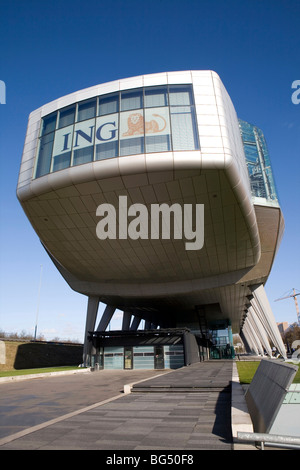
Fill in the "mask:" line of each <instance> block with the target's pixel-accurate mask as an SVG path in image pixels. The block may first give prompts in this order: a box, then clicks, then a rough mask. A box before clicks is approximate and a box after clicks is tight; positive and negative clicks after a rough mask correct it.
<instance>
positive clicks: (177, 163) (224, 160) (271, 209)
mask: <svg viewBox="0 0 300 470" xmlns="http://www.w3.org/2000/svg"><path fill="white" fill-rule="evenodd" d="M180 84H182V85H192V89H193V96H194V107H195V115H196V123H197V131H198V135H197V138H198V139H199V147H198V148H195V149H194V150H184V149H182V150H174V149H173V150H172V151H164V152H151V153H147V152H146V153H139V154H134V155H127V156H126V155H123V156H117V157H114V158H106V159H103V160H98V161H95V160H94V161H91V162H89V163H85V164H82V165H76V166H69V167H68V168H65V169H62V170H59V171H54V172H52V173H51V172H50V173H48V174H45V175H43V176H40V177H38V178H35V171H36V165H37V153H38V143H39V136H40V128H41V120H42V119H43V118H44V117H45V116H48V115H49V114H50V113H53V112H54V111H57V110H61V109H62V108H64V107H66V106H69V105H72V104H73V103H75V102H81V101H82V100H87V99H90V98H93V97H95V96H97V97H99V96H102V95H107V94H109V93H115V92H119V91H124V90H135V89H140V88H142V87H144V89H146V87H154V86H162V85H163V86H165V85H168V86H173V85H180ZM101 122H102V121H99V125H100V124H101ZM75 125H76V124H75ZM56 132H57V131H56ZM68 132H69V131H68ZM85 132H87V127H86V128H85ZM61 134H62V136H66V135H67V131H65V133H63V132H62V133H61ZM123 135H124V134H123ZM65 139H67V137H65ZM66 142H67V140H65V143H66ZM17 195H18V198H19V200H20V202H21V204H22V206H23V208H24V211H25V212H26V214H27V216H28V217H29V219H30V221H31V223H32V225H33V227H34V229H35V230H36V232H37V234H38V236H39V237H40V239H41V241H42V243H43V244H44V246H45V247H46V249H47V250H48V252H49V254H50V256H51V258H52V259H53V261H54V262H55V264H56V266H57V267H58V269H59V270H60V272H61V273H62V275H63V276H64V277H65V279H66V280H67V282H68V283H69V284H70V286H71V287H72V288H73V289H74V290H76V291H78V292H81V293H83V294H85V295H87V296H89V298H90V305H91V304H92V303H93V302H94V303H95V305H97V308H98V303H99V301H100V302H104V303H106V304H107V305H110V306H113V307H116V308H118V309H123V310H124V311H126V312H130V314H132V315H138V316H139V315H141V317H142V318H145V319H150V320H152V321H153V323H156V324H159V322H158V319H159V318H162V323H164V322H165V324H167V325H168V324H171V323H172V321H173V320H174V321H175V322H176V324H186V323H187V324H194V323H195V315H196V314H195V312H197V311H198V309H199V307H201V306H203V308H204V309H205V316H206V320H207V322H208V323H209V322H214V321H217V320H221V319H227V320H228V321H229V322H230V323H231V324H232V328H233V331H234V332H239V330H240V328H241V327H242V326H243V325H244V328H245V331H246V329H247V324H248V323H250V322H251V317H252V323H251V327H250V326H249V325H248V329H250V328H251V329H252V334H253V331H255V332H256V336H257V333H259V332H261V334H260V342H261V344H265V341H266V338H265V334H264V332H262V330H261V327H260V326H258V322H257V321H256V320H253V310H250V311H249V312H250V313H249V322H248V321H247V322H245V323H244V313H245V310H246V311H247V305H248V304H249V300H248V296H249V295H251V293H252V288H253V286H256V285H263V284H264V283H265V282H266V280H267V277H268V274H269V272H270V269H271V266H272V262H273V258H274V254H275V252H276V250H277V248H278V245H279V242H280V238H281V235H282V231H283V218H282V215H281V211H280V208H279V206H278V204H277V203H275V204H274V203H273V204H270V205H269V206H268V204H267V203H265V202H264V203H261V201H258V203H256V204H254V199H253V197H252V194H251V188H250V182H249V175H248V170H247V164H246V159H245V153H244V146H243V141H242V138H241V133H240V129H239V121H238V118H237V115H236V112H235V109H234V106H233V104H232V102H231V99H230V97H229V95H228V93H227V91H226V89H225V87H224V85H223V84H222V82H221V80H220V78H219V76H218V75H217V74H216V73H215V72H213V71H184V72H166V73H159V74H152V75H143V76H139V77H133V78H128V79H122V80H116V81H114V82H110V83H106V84H102V85H97V86H94V87H90V88H87V89H85V90H81V91H78V92H75V93H72V94H70V95H67V96H64V97H62V98H59V99H57V100H55V101H53V102H51V103H48V104H46V105H44V106H42V107H41V108H39V109H37V110H36V111H34V112H32V113H31V114H30V117H29V122H28V128H27V134H26V140H25V145H24V151H23V157H22V162H21V168H20V175H19V181H18V188H17ZM120 195H126V196H128V198H129V199H130V201H132V203H136V202H142V203H143V204H145V205H148V206H149V205H151V203H154V202H155V203H159V204H161V203H164V202H168V203H170V204H171V203H174V202H180V203H181V204H185V203H191V204H197V203H201V204H204V208H205V239H204V247H203V248H202V249H201V250H199V251H197V252H193V253H190V254H187V252H186V250H185V249H184V247H183V244H182V243H180V242H179V241H176V240H170V241H169V242H168V243H166V242H165V241H164V240H160V241H157V243H156V242H155V243H153V242H152V241H151V240H149V242H145V241H144V240H136V243H133V242H131V241H128V240H124V241H123V240H122V241H121V240H116V241H115V243H114V242H112V241H106V242H103V243H100V242H99V240H97V238H96V236H95V229H96V223H95V221H96V216H95V213H96V207H97V205H98V204H99V203H100V202H106V203H115V201H116V200H117V198H118V197H119V196H120ZM256 202H257V201H256ZM267 213H268V217H269V219H268V223H267V224H266V223H265V220H266V219H265V216H266V214H267ZM270 228H271V229H270ZM274 229H275V231H274ZM274 234H275V235H274ZM91 299H92V300H91ZM93 299H94V300H93ZM255 307H256V306H255V305H254V306H251V308H252V309H255ZM97 308H95V309H94V310H93V314H92V316H90V317H89V328H94V327H95V322H96V316H97ZM265 308H266V307H265V306H264V307H263V310H264V311H266V310H265ZM150 311H151V312H154V313H153V317H151V315H150V313H149V312H150ZM164 312H165V314H164ZM174 312H175V313H174ZM180 312H182V318H181V313H180ZM186 314H187V316H186ZM147 315H148V316H147ZM149 315H150V317H149ZM164 315H165V316H164ZM196 316H197V315H196ZM175 317H176V318H175ZM267 317H268V318H269V314H268V313H267ZM255 318H256V317H255ZM171 320H172V321H171ZM170 322H171V323H170ZM260 322H262V320H261V319H260ZM260 324H263V323H260ZM187 326H188V325H187ZM264 326H265V325H264ZM275 326H276V324H275ZM276 328H277V327H276ZM271 329H272V331H273V329H274V325H273V324H272V327H271ZM270 334H271V333H270V331H269V332H268V336H269V337H270ZM249 336H250V335H248V337H249ZM258 336H259V335H258ZM249 341H250V339H249ZM278 341H279V340H278ZM279 342H280V341H279ZM253 344H254V341H253ZM256 344H257V341H256ZM266 346H267V344H265V349H267V348H266ZM280 347H281V344H280ZM260 351H261V349H260Z"/></svg>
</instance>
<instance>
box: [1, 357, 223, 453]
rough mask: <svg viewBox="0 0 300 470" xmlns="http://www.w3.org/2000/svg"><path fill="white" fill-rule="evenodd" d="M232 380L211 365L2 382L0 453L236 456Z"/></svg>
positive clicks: (219, 367) (219, 364)
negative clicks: (212, 453) (231, 452)
mask: <svg viewBox="0 0 300 470" xmlns="http://www.w3.org/2000/svg"><path fill="white" fill-rule="evenodd" d="M231 378H232V361H215V362H214V361H209V362H202V363H197V364H194V365H192V366H189V367H184V368H182V369H178V370H174V371H157V370H156V371H154V370H151V371H146V370H141V371H137V370H132V371H124V370H120V371H108V370H103V371H99V372H93V373H86V374H78V375H72V376H63V377H50V378H40V379H31V380H28V381H25V382H19V383H17V382H16V383H7V384H2V385H1V398H0V406H1V408H0V411H1V424H2V426H1V428H2V431H1V435H0V449H1V450H4V449H7V450H8V449H15V450H17V449H20V450H21V449H28V450H38V449H40V450H59V449H66V450H72V449H74V450H75V449H76V450H101V449H102V450H104V449H105V450H114V449H115V450H149V449H151V450H171V449H178V450H197V449H199V450H201V449H215V450H231V449H232V435H231V393H230V382H231ZM145 379H147V380H145ZM135 382H139V383H136V384H135V385H133V386H132V391H131V393H130V394H124V385H126V384H133V383H135Z"/></svg>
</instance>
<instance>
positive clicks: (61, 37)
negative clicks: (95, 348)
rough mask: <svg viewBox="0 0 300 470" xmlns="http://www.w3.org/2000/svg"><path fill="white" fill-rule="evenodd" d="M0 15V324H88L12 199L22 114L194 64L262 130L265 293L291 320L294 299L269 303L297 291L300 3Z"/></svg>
mask: <svg viewBox="0 0 300 470" xmlns="http://www.w3.org/2000/svg"><path fill="white" fill-rule="evenodd" d="M0 14H1V31H0V49H1V54H0V57H1V61H0V63H1V68H0V80H3V81H4V82H5V83H6V104H1V105H0V165H1V168H0V170H1V184H0V191H1V194H0V195H1V200H0V217H1V218H0V263H1V264H0V265H1V272H0V275H1V278H0V296H1V298H0V329H2V330H4V331H7V332H12V331H13V332H14V331H21V330H25V331H27V332H31V333H33V331H34V327H35V323H36V316H37V310H38V312H39V313H38V333H40V334H44V336H45V337H46V338H47V339H52V338H54V337H59V338H61V339H69V338H70V339H74V340H79V341H82V339H83V333H84V327H85V312H86V303H87V300H86V297H84V296H82V295H80V294H77V293H75V292H73V291H72V290H71V289H70V288H69V287H68V285H67V284H66V283H65V281H64V280H63V279H62V277H61V276H60V275H59V273H58V272H57V271H56V269H55V267H54V266H53V264H52V263H51V261H50V260H49V258H48V256H47V255H46V253H45V251H44V250H43V248H42V247H41V245H40V242H39V240H38V237H37V236H36V234H35V232H34V231H33V229H32V228H31V226H30V224H29V222H28V221H27V218H26V216H25V214H24V213H23V211H22V208H21V206H20V204H19V202H18V200H17V198H16V185H17V178H18V172H19V166H20V161H21V155H22V149H23V144H24V138H25V133H26V126H27V120H28V115H29V113H30V112H31V111H33V110H34V109H36V108H38V107H40V106H42V105H43V104H45V103H47V102H49V101H51V100H54V99H56V98H59V97H60V96H63V95H66V94H68V93H71V92H74V91H76V90H80V89H82V88H86V87H89V86H92V85H96V84H98V83H102V82H107V81H110V80H115V79H118V78H125V77H130V76H135V75H141V74H146V73H155V72H161V71H173V70H191V69H194V70H205V69H211V70H215V71H216V72H217V73H218V74H219V75H220V77H221V79H222V81H223V83H224V85H225V87H226V88H227V90H228V92H229V94H230V96H231V99H232V101H233V104H234V106H235V108H236V111H237V114H238V116H239V117H240V118H241V119H244V120H246V121H248V122H251V123H253V124H256V125H257V126H258V127H260V128H262V130H263V132H264V134H265V136H266V139H267V143H268V148H269V152H270V156H271V159H272V166H273V172H274V175H275V181H276V185H277V189H278V193H279V198H280V204H281V207H282V210H283V213H284V217H285V223H286V229H285V235H284V238H283V241H282V243H281V246H280V249H279V252H278V254H277V257H276V259H275V263H274V265H273V270H272V273H271V275H270V277H269V280H268V282H267V284H266V291H267V294H268V297H269V301H270V304H271V307H272V309H273V312H274V315H275V319H276V321H288V322H289V323H292V322H294V321H296V310H295V305H294V302H293V299H288V300H284V301H281V302H274V300H275V299H277V298H278V297H281V296H282V295H283V294H285V293H286V292H288V291H290V290H291V289H292V288H293V287H295V288H296V289H299V290H300V268H299V260H300V256H299V234H300V224H299V201H300V189H299V185H300V181H299V174H300V165H299V160H300V104H298V105H295V104H293V103H292V100H291V96H292V92H293V90H292V88H291V86H292V82H293V81H294V80H300V53H299V51H300V28H299V24H300V2H299V0H243V1H238V0H226V1H225V0H224V1H221V0H152V1H146V0H144V1H140V0H139V1H136V0H127V1H121V0H115V1H111V0H109V1H107V0H85V1H79V0H72V1H70V0H65V1H62V0H59V1H58V0H51V1H48V2H46V1H43V2H41V1H40V0H39V1H37V0H27V1H26V2H25V1H23V0H0ZM41 265H42V266H43V268H42V284H41V291H40V300H39V309H38V307H37V305H38V290H39V280H40V272H41V268H40V267H41ZM298 299H299V298H298ZM299 303H300V299H299ZM112 327H114V324H113V325H112Z"/></svg>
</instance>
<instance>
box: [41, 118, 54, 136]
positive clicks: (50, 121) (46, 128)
mask: <svg viewBox="0 0 300 470" xmlns="http://www.w3.org/2000/svg"><path fill="white" fill-rule="evenodd" d="M56 118H57V113H53V114H50V115H49V116H46V117H44V118H43V122H42V129H41V135H45V134H48V133H49V132H53V131H54V130H55V126H56Z"/></svg>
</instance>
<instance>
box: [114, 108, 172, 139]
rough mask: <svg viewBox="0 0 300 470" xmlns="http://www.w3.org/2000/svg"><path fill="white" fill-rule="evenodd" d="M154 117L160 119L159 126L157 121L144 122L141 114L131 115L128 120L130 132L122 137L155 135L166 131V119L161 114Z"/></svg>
mask: <svg viewBox="0 0 300 470" xmlns="http://www.w3.org/2000/svg"><path fill="white" fill-rule="evenodd" d="M153 116H155V117H158V118H159V121H160V122H161V124H159V123H158V122H157V120H156V119H151V121H144V118H143V116H142V114H141V113H132V114H130V115H129V117H128V120H127V127H128V130H127V131H126V132H124V133H123V134H122V136H123V137H127V136H131V135H142V134H144V132H145V133H146V134H155V133H156V132H162V131H164V130H165V128H166V126H167V123H166V120H165V118H164V117H163V116H160V115H159V114H153ZM144 128H145V129H144Z"/></svg>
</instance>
